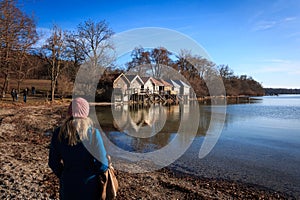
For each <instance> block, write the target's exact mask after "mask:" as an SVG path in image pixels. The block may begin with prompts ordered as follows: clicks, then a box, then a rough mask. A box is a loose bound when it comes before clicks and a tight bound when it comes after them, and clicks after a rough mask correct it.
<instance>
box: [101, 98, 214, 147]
mask: <svg viewBox="0 0 300 200" xmlns="http://www.w3.org/2000/svg"><path fill="white" fill-rule="evenodd" d="M196 110H199V113H197V112H195V111H196ZM195 113H197V116H196V115H195ZM211 115H212V114H211V108H210V106H200V107H199V104H198V102H190V103H189V104H180V105H172V106H163V105H161V104H152V105H151V106H149V107H143V106H137V105H134V106H130V105H112V107H111V108H110V107H98V108H97V117H98V119H99V122H100V125H101V127H102V128H103V127H104V130H105V133H106V135H107V136H108V138H109V139H110V141H112V142H113V143H114V144H115V145H117V146H118V147H120V148H122V149H124V150H127V151H134V152H151V151H154V150H157V149H160V148H162V147H165V146H166V145H168V144H170V143H171V142H172V141H173V142H172V145H176V146H177V147H178V148H180V146H182V147H184V146H185V145H186V144H187V143H189V142H191V140H192V139H194V137H195V136H196V137H199V136H204V135H205V134H206V132H207V130H208V129H209V127H210V121H211ZM193 126H194V127H196V129H197V130H196V133H195V131H193V130H192V129H193ZM211 128H213V127H211ZM195 134H196V135H195ZM176 135H177V136H178V135H179V137H176ZM174 138H175V139H174ZM175 140H176V141H175Z"/></svg>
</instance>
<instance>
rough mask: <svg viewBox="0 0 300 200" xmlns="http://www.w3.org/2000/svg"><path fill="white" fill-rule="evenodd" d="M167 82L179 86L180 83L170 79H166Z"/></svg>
mask: <svg viewBox="0 0 300 200" xmlns="http://www.w3.org/2000/svg"><path fill="white" fill-rule="evenodd" d="M166 81H167V82H168V83H170V84H171V85H172V86H173V87H176V88H180V85H179V84H178V83H176V82H175V81H173V80H172V79H169V80H166Z"/></svg>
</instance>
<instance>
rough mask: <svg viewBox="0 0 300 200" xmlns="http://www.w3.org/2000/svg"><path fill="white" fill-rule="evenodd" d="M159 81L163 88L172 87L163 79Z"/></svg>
mask: <svg viewBox="0 0 300 200" xmlns="http://www.w3.org/2000/svg"><path fill="white" fill-rule="evenodd" d="M159 81H160V82H162V84H164V86H167V87H172V84H170V83H168V82H167V81H165V80H163V79H159Z"/></svg>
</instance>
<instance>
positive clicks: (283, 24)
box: [19, 0, 300, 88]
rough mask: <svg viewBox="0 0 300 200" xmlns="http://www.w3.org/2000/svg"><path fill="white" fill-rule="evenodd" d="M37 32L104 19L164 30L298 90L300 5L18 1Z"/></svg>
mask: <svg viewBox="0 0 300 200" xmlns="http://www.w3.org/2000/svg"><path fill="white" fill-rule="evenodd" d="M19 2H20V3H19V5H20V7H21V9H22V10H24V11H25V12H27V13H28V14H31V13H34V15H35V18H36V20H37V26H38V28H39V30H45V32H47V30H49V29H50V28H51V26H52V25H53V24H54V23H55V24H58V25H59V26H60V27H61V28H62V29H65V30H72V29H75V28H76V26H77V25H78V24H79V23H80V22H83V21H85V20H88V19H92V20H94V21H100V20H106V21H107V22H108V24H109V26H110V27H111V28H112V29H113V31H114V32H115V33H121V32H123V31H127V30H130V29H135V28H143V27H162V28H168V29H172V30H175V31H178V32H181V33H183V34H185V35H187V36H189V37H191V38H192V39H194V40H195V41H196V42H197V43H199V44H200V45H201V46H202V47H203V48H204V49H205V50H206V51H207V52H208V54H209V55H210V57H211V59H212V61H214V62H215V63H216V64H228V65H229V67H230V68H231V69H233V71H234V72H235V74H237V75H243V74H246V75H248V76H252V77H253V78H254V79H255V80H257V81H258V82H261V83H262V85H263V86H264V87H280V88H300V1H299V0H227V1H225V0H224V1H220V0H219V1H216V0H215V1H213V0H191V1H189V0H186V1H178V0H167V1H163V0H161V1H157V0H152V1H142V0H140V1H113V0H111V1H103V0H92V1H80V0H72V1H69V0H66V1H63V0H61V1H56V0H20V1H19Z"/></svg>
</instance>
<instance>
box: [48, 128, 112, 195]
mask: <svg viewBox="0 0 300 200" xmlns="http://www.w3.org/2000/svg"><path fill="white" fill-rule="evenodd" d="M94 130H95V131H92V129H91V128H90V129H89V131H88V137H89V140H87V141H85V142H80V143H77V144H76V145H74V146H70V145H68V141H67V140H66V139H64V140H62V141H61V142H60V141H59V140H58V133H59V128H58V129H56V131H55V132H54V133H53V136H52V140H51V145H50V152H49V167H50V168H51V169H52V171H53V172H54V173H55V175H56V176H57V177H58V178H59V180H60V199H63V200H68V199H71V200H75V199H78V200H93V199H95V200H96V199H100V181H99V178H98V177H99V174H101V173H102V172H104V171H106V170H107V169H108V160H107V157H106V151H105V148H104V144H103V140H102V137H101V135H100V132H99V130H98V129H94ZM93 134H94V135H93ZM92 144H93V145H94V146H93V148H94V149H93V152H96V154H97V155H95V154H93V155H94V156H95V157H96V158H98V159H95V157H94V156H93V155H92V154H91V153H90V152H89V151H88V150H87V148H86V146H88V145H92ZM99 160H100V161H101V162H100V161H99Z"/></svg>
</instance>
